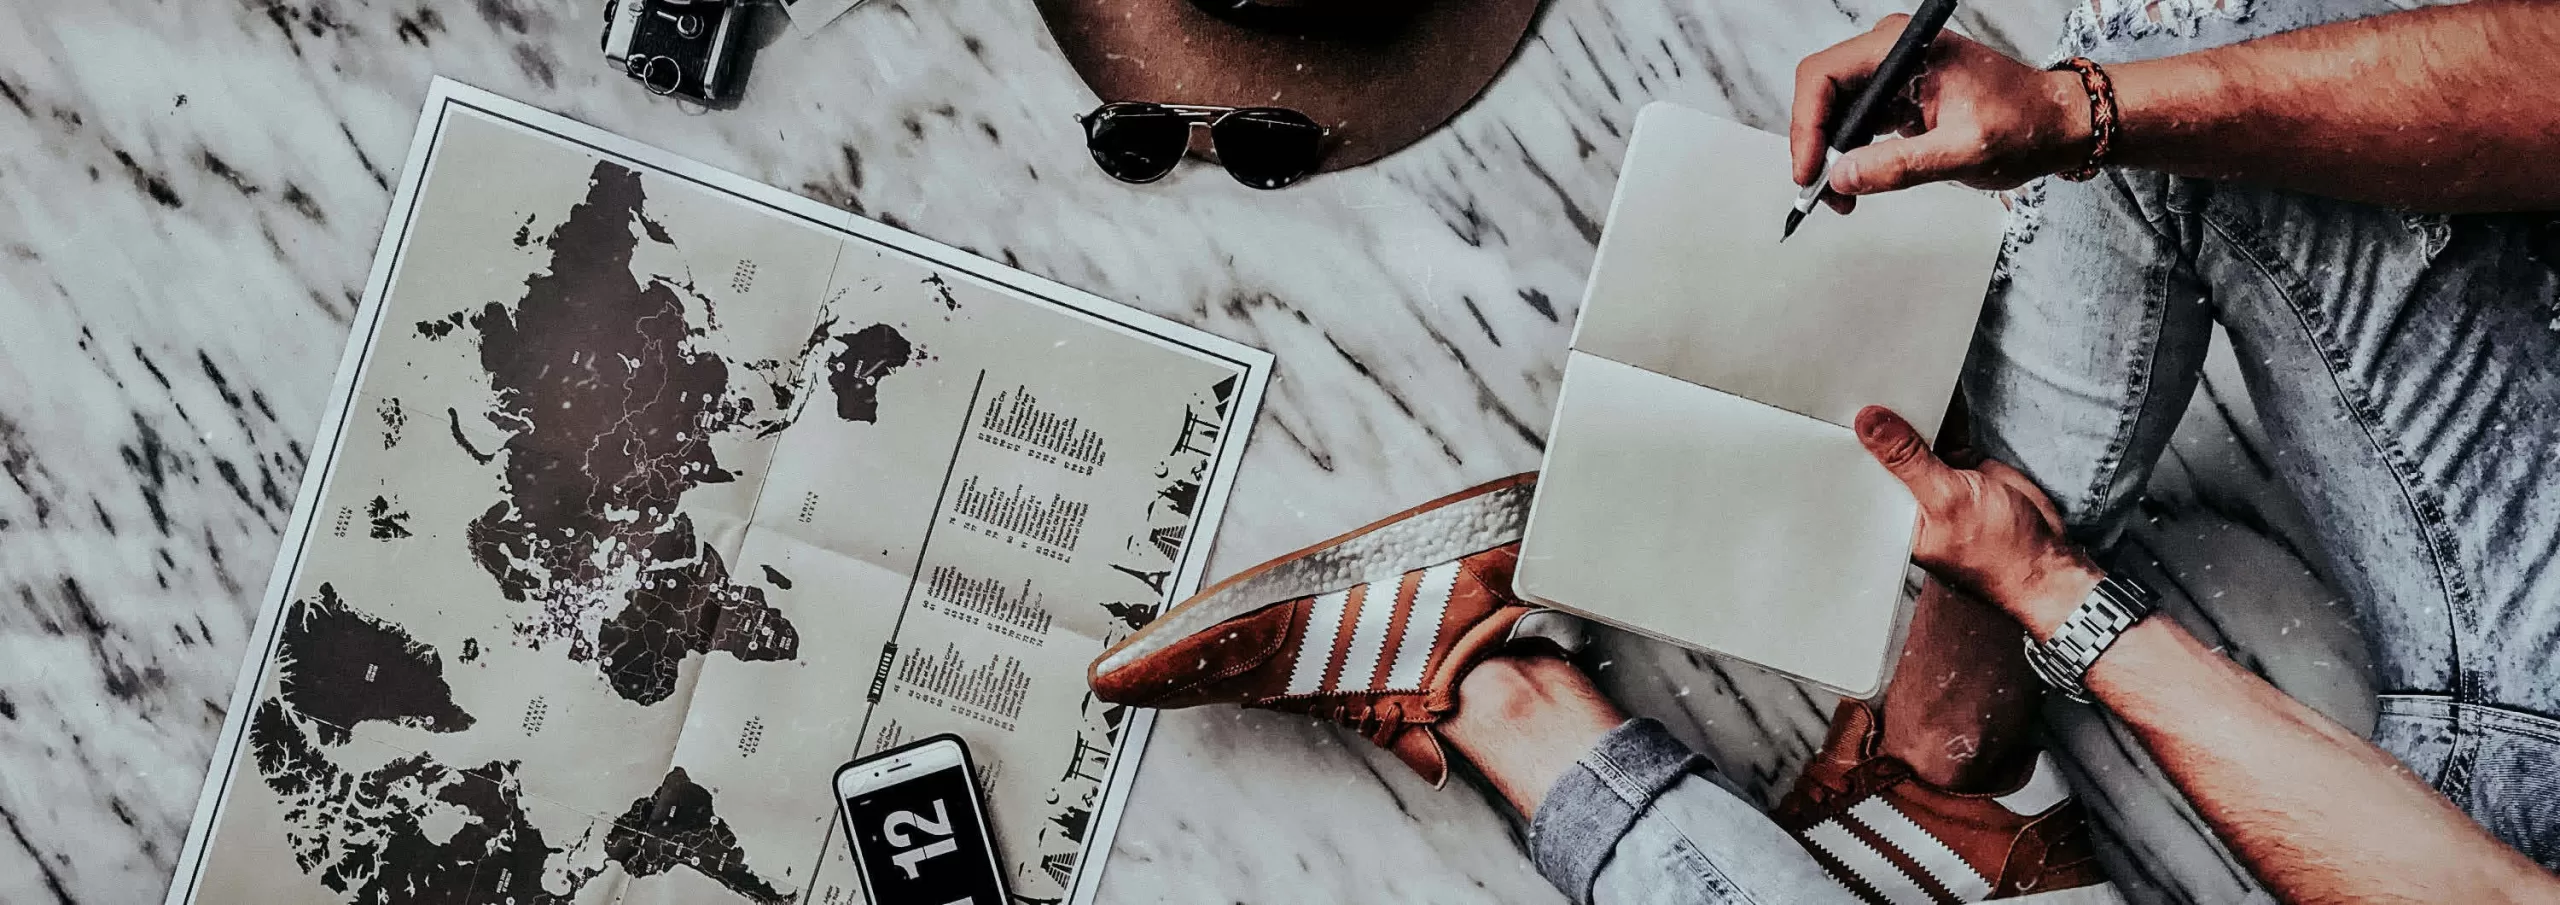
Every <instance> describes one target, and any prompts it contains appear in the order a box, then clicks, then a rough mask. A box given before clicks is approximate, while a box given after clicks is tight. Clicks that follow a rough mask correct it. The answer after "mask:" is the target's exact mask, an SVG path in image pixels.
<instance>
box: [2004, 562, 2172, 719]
mask: <svg viewBox="0 0 2560 905" xmlns="http://www.w3.org/2000/svg"><path fill="white" fill-rule="evenodd" d="M2159 602H2160V595H2159V594H2157V593H2153V592H2152V590H2151V589H2150V588H2147V587H2144V586H2143V585H2142V583H2141V582H2138V581H2135V580H2133V579H2130V578H2122V577H2119V576H2115V575H2109V576H2106V577H2105V578H2103V579H2100V580H2099V581H2098V586H2097V587H2095V588H2092V589H2090V591H2089V597H2088V599H2085V600H2082V601H2080V606H2079V607H2077V608H2075V609H2073V610H2072V611H2071V615H2069V616H2065V617H2063V620H2062V624H2061V625H2060V626H2058V627H2056V628H2055V629H2054V630H2053V637H2051V638H2048V639H2046V640H2043V641H2037V640H2036V636H2034V635H2032V634H2030V635H2028V636H2027V666H2028V667H2029V668H2031V669H2034V670H2035V671H2036V678H2039V679H2043V680H2044V683H2045V684H2046V685H2051V686H2053V689H2054V690H2055V691H2059V692H2062V693H2063V695H2064V696H2066V697H2069V698H2070V699H2072V700H2074V701H2078V702H2080V703H2083V704H2086V703H2089V687H2088V685H2087V684H2085V682H2084V681H2083V680H2084V679H2085V678H2086V677H2087V676H2088V674H2089V667H2090V666H2093V665H2095V664H2096V663H2097V662H2098V655H2100V654H2104V653H2106V652H2107V648H2108V647H2109V646H2110V645H2113V644H2115V643H2116V638H2117V637H2118V636H2121V635H2123V634H2124V633H2125V630H2127V629H2130V628H2133V626H2134V624H2135V623H2138V622H2141V621H2142V619H2143V617H2145V616H2149V615H2151V613H2152V611H2154V610H2156V609H2158V608H2159Z"/></svg>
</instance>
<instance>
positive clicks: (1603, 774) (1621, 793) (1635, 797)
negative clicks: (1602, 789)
mask: <svg viewBox="0 0 2560 905" xmlns="http://www.w3.org/2000/svg"><path fill="white" fill-rule="evenodd" d="M1584 765H1585V766H1587V767H1590V768H1591V773H1592V775H1594V776H1598V777H1600V784H1601V785H1605V786H1608V787H1609V794H1612V795H1616V796H1618V800H1619V801H1623V802H1626V804H1627V806H1628V807H1632V808H1639V809H1641V808H1643V807H1644V806H1645V804H1646V803H1647V799H1646V796H1645V794H1644V790H1642V789H1639V788H1637V787H1636V784H1635V781H1634V780H1633V779H1632V778H1630V777H1629V776H1627V770H1626V768H1625V767H1621V766H1619V765H1618V761H1617V760H1616V759H1615V758H1612V757H1610V756H1609V753H1608V752H1606V751H1593V752H1591V756H1590V757H1589V758H1586V759H1585V761H1584Z"/></svg>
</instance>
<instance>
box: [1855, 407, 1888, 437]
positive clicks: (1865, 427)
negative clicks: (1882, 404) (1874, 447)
mask: <svg viewBox="0 0 2560 905" xmlns="http://www.w3.org/2000/svg"><path fill="white" fill-rule="evenodd" d="M1884 427H1885V417H1884V410H1883V409H1880V408H1876V407H1873V406H1869V407H1867V408H1863V409H1859V410H1858V435H1859V436H1861V437H1865V438H1867V439H1869V440H1882V439H1884Z"/></svg>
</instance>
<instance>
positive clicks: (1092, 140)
mask: <svg viewBox="0 0 2560 905" xmlns="http://www.w3.org/2000/svg"><path fill="white" fill-rule="evenodd" d="M1076 121H1078V122H1081V123H1083V124H1084V144H1085V149H1086V150H1089V151H1092V152H1093V162H1094V163H1095V164H1097V165H1099V166H1101V167H1102V171H1103V172H1105V173H1108V174H1110V175H1111V178H1113V179H1118V180H1120V181H1122V182H1140V183H1144V182H1154V181H1156V180H1158V179H1162V178H1164V176H1165V174H1166V173H1171V172H1173V168H1174V166H1175V165H1176V164H1179V163H1181V162H1182V155H1183V153H1184V152H1185V151H1187V150H1189V149H1190V147H1191V129H1192V127H1194V126H1207V127H1208V129H1209V147H1210V150H1213V151H1215V152H1217V155H1218V163H1219V165H1221V166H1224V167H1226V168H1227V174H1228V175H1231V176H1234V177H1235V178H1236V181H1237V182H1241V183H1244V184H1245V185H1248V186H1252V187H1254V188H1257V189H1276V188H1282V187H1286V186H1288V185H1289V184H1291V183H1294V182H1297V181H1298V180H1300V179H1305V178H1307V176H1308V175H1309V174H1311V173H1314V172H1315V171H1316V167H1317V166H1319V165H1321V164H1323V163H1324V137H1325V128H1324V127H1323V126H1319V125H1316V121H1315V120H1313V119H1309V118H1308V117H1307V115H1306V114H1304V113H1300V112H1298V111H1295V110H1288V109H1283V108H1280V107H1202V106H1195V105H1190V104H1151V103H1146V102H1143V101H1113V102H1111V103H1107V104H1104V105H1102V106H1100V107H1096V108H1094V110H1093V112H1091V113H1087V114H1085V115H1083V116H1080V117H1077V118H1076Z"/></svg>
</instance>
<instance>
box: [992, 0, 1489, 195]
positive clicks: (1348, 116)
mask: <svg viewBox="0 0 2560 905" xmlns="http://www.w3.org/2000/svg"><path fill="white" fill-rule="evenodd" d="M1035 2H1037V3H1038V4H1039V7H1040V14H1041V15H1042V16H1043V17H1045V18H1047V19H1048V20H1049V31H1050V32H1051V33H1052V34H1053V35H1055V36H1056V37H1057V39H1058V46H1059V48H1060V49H1062V50H1064V51H1066V55H1067V60H1068V62H1070V63H1072V64H1074V65H1075V68H1076V73H1077V74H1078V75H1081V76H1083V77H1084V81H1085V84H1087V85H1090V86H1092V87H1093V90H1094V93H1095V94H1099V95H1101V96H1102V99H1103V100H1105V101H1151V102H1155V103H1161V104H1205V105H1216V106H1224V107H1286V108H1289V109H1292V110H1296V111H1298V112H1300V113H1304V114H1306V115H1307V116H1309V117H1312V118H1314V119H1315V121H1316V122H1318V123H1321V124H1323V125H1324V126H1325V127H1326V128H1328V129H1330V130H1332V131H1331V133H1330V134H1329V135H1328V136H1327V138H1326V140H1327V142H1328V147H1327V150H1326V155H1325V161H1324V166H1323V167H1322V171H1325V172H1330V171H1333V170H1339V169H1342V168H1344V167H1354V166H1359V165H1361V164H1364V163H1368V162H1370V161H1372V160H1376V159H1378V158H1380V157H1384V156H1386V155H1387V154H1389V153H1392V152H1394V151H1396V150H1398V149H1400V148H1403V147H1404V146H1406V145H1409V144H1412V143H1414V142H1415V141H1418V140H1420V139H1421V138H1422V136H1423V135H1425V134H1427V133H1429V132H1430V131H1431V130H1433V129H1436V128H1439V127H1440V124H1442V123H1445V122H1448V121H1449V118H1450V117H1452V116H1456V115H1457V113H1458V111H1459V110H1460V109H1462V108H1464V107H1466V105H1467V102H1468V101H1471V100H1474V99H1475V96H1476V95H1477V94H1478V93H1480V92H1482V91H1483V90H1484V86H1485V85H1486V84H1487V83H1490V82H1492V81H1493V77H1494V75H1495V74H1496V73H1499V72H1501V71H1502V66H1503V64H1504V63H1506V62H1509V61H1510V59H1511V54H1512V51H1514V50H1516V49H1518V48H1519V46H1520V39H1521V37H1522V36H1524V35H1527V34H1528V33H1529V20H1530V19H1531V18H1532V17H1533V16H1534V15H1535V14H1536V13H1537V11H1538V2H1539V0H1262V2H1261V3H1260V4H1259V5H1252V6H1250V7H1249V8H1247V9H1244V10H1240V11H1238V12H1237V13H1233V14H1228V15H1218V14H1213V13H1211V12H1209V11H1206V10H1204V9H1203V8H1202V6H1201V5H1199V4H1195V2H1194V0H1035ZM1206 3H1207V5H1209V6H1214V7H1219V8H1226V7H1230V6H1233V5H1235V3H1236V0H1206Z"/></svg>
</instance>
